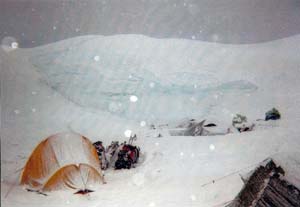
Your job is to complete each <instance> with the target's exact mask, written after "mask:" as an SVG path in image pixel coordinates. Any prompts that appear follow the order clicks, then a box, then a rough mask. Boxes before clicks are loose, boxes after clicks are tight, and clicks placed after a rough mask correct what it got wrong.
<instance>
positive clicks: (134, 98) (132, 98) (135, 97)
mask: <svg viewBox="0 0 300 207" xmlns="http://www.w3.org/2000/svg"><path fill="white" fill-rule="evenodd" d="M137 100H138V97H137V96H134V95H132V96H130V101H131V102H137Z"/></svg>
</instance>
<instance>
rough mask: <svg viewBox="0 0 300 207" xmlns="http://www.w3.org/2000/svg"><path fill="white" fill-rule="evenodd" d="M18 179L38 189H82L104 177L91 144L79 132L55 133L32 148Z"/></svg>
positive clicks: (100, 181) (91, 187) (93, 185)
mask: <svg viewBox="0 0 300 207" xmlns="http://www.w3.org/2000/svg"><path fill="white" fill-rule="evenodd" d="M20 183H21V184H22V185H27V186H29V187H30V188H31V189H34V190H41V191H53V190H64V189H78V190H84V189H93V188H94V187H96V185H99V184H101V183H104V179H103V175H102V171H101V168H100V160H99V158H98V155H97V151H96V149H95V147H94V146H93V144H92V143H91V142H90V141H89V140H88V139H87V138H86V137H84V136H82V135H80V134H76V133H59V134H55V135H53V136H50V137H48V138H47V139H45V140H44V141H42V142H41V143H40V144H39V145H38V146H37V147H36V148H35V149H34V151H33V152H32V154H31V155H30V157H29V159H28V160H27V162H26V165H25V167H24V169H23V171H22V173H21V178H20Z"/></svg>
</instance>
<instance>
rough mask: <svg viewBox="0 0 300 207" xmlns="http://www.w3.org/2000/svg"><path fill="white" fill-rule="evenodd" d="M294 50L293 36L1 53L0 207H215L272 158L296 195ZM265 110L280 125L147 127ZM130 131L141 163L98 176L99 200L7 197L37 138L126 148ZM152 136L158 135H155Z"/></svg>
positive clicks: (297, 40)
mask: <svg viewBox="0 0 300 207" xmlns="http://www.w3.org/2000/svg"><path fill="white" fill-rule="evenodd" d="M299 51H300V36H299V35H298V36H294V37H290V38H287V39H282V40H277V41H273V42H267V43H261V44H253V45H222V44H215V43H206V42H198V41H189V40H180V39H152V38H148V37H145V36H140V35H117V36H108V37H103V36H83V37H77V38H73V39H68V40H64V41H61V42H58V43H54V44H50V45H46V46H41V47H38V48H33V49H17V50H14V51H11V52H5V51H1V52H0V55H1V56H0V57H1V59H0V60H1V62H0V63H1V107H2V111H1V112H2V113H1V166H2V167H1V204H3V205H4V206H24V205H28V206H54V205H55V206H66V205H70V206H83V205H85V206H216V205H219V204H223V203H224V202H228V201H230V200H232V199H233V198H234V196H235V195H236V194H237V192H238V191H239V190H240V189H241V186H242V181H241V179H240V174H246V173H248V172H249V171H250V170H251V169H253V168H254V167H255V166H256V165H257V164H258V163H259V162H260V161H262V160H264V159H265V158H267V157H269V156H273V157H274V158H275V159H276V160H277V161H278V162H279V163H280V164H282V165H283V167H286V168H287V169H288V173H287V178H288V179H289V180H291V181H293V182H295V183H296V185H298V186H300V182H299V177H298V178H297V174H300V170H299V168H300V166H299V163H300V162H299V157H300V156H299V152H300V150H299V149H300V139H299V136H298V134H299V129H298V124H297V123H298V121H299V119H300V111H299V110H298V106H299V101H300V94H299V89H300V85H299V83H298V79H299V78H300V52H299ZM132 95H135V96H137V98H138V100H137V101H136V102H131V101H130V97H131V96H132ZM273 106H275V107H277V108H278V109H279V110H280V111H281V113H282V115H283V116H282V120H280V121H277V122H270V123H268V124H267V125H266V127H264V126H261V127H258V130H256V131H253V132H249V133H243V134H229V135H226V136H213V137H170V136H168V134H167V130H166V129H164V128H162V129H157V130H150V129H148V126H149V125H150V124H152V123H153V124H156V125H157V124H167V123H171V122H176V121H177V120H182V119H185V118H197V119H202V118H207V119H209V120H213V121H216V122H218V123H220V124H221V125H224V126H229V125H230V121H231V119H232V115H233V114H235V113H242V114H245V115H247V116H248V117H249V119H250V120H254V119H257V118H263V116H264V113H265V112H266V111H267V110H268V109H270V108H271V107H273ZM141 121H145V122H146V126H141V125H140V122H141ZM127 129H130V130H132V131H133V132H134V133H137V135H138V141H137V143H136V144H138V145H140V146H141V149H142V153H143V154H142V159H141V163H140V164H139V165H138V166H137V167H136V168H134V169H131V170H130V171H126V170H124V171H112V170H109V171H107V172H105V174H106V179H107V184H106V185H103V187H102V188H101V189H98V191H97V192H95V193H92V194H90V195H89V196H83V197H81V196H74V195H73V194H71V193H70V192H59V193H52V194H50V195H49V196H47V197H44V196H42V195H36V194H32V193H27V192H26V191H24V190H23V189H22V188H21V187H20V186H15V187H14V188H11V186H13V183H15V182H16V179H17V178H18V176H19V173H20V171H19V169H21V168H22V167H23V165H24V164H25V161H26V158H27V157H28V156H29V154H30V152H31V151H32V149H33V148H34V147H35V146H36V145H37V144H38V142H39V141H40V140H42V139H44V138H45V137H47V136H49V135H51V134H53V133H56V132H59V131H69V130H73V131H76V132H79V133H82V134H83V135H85V136H87V137H89V138H90V139H91V140H92V141H96V140H103V141H104V143H105V144H109V143H110V142H111V141H112V140H116V139H117V140H119V141H121V140H126V138H125V137H124V131H125V130H127ZM159 131H162V132H163V134H164V136H163V137H161V138H155V136H154V135H155V134H156V133H157V132H159ZM297 155H298V156H297ZM213 180H215V181H216V182H214V183H213V182H212V181H213ZM221 206H222V205H221Z"/></svg>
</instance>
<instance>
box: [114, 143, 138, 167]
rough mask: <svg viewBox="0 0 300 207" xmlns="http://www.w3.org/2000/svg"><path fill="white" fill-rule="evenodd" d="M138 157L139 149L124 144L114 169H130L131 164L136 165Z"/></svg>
mask: <svg viewBox="0 0 300 207" xmlns="http://www.w3.org/2000/svg"><path fill="white" fill-rule="evenodd" d="M139 156H140V148H139V147H136V146H133V145H131V144H124V145H123V146H122V147H121V149H120V151H119V153H118V159H117V161H116V162H115V169H116V170H118V169H130V168H131V167H132V166H133V164H135V163H137V162H138V160H139Z"/></svg>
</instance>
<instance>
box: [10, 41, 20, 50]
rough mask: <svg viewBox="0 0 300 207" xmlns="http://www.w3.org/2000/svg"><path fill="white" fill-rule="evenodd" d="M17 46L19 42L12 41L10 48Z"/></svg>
mask: <svg viewBox="0 0 300 207" xmlns="http://www.w3.org/2000/svg"><path fill="white" fill-rule="evenodd" d="M18 47H19V44H18V43H17V42H12V43H11V48H12V49H17V48H18Z"/></svg>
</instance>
